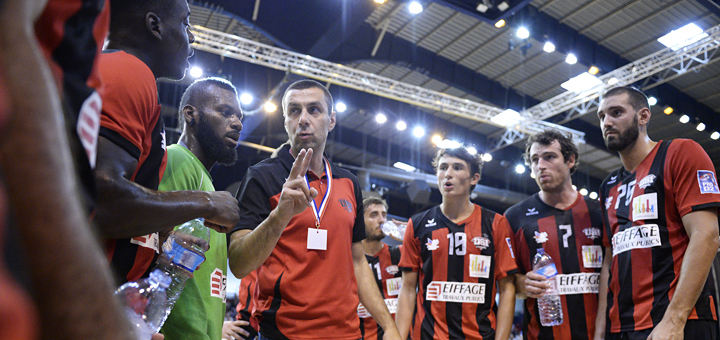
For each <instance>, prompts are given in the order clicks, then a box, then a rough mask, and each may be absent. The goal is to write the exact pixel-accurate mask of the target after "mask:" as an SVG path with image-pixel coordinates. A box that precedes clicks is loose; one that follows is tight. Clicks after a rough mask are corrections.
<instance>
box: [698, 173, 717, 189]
mask: <svg viewBox="0 0 720 340" xmlns="http://www.w3.org/2000/svg"><path fill="white" fill-rule="evenodd" d="M697 176H698V184H700V193H701V194H720V189H718V182H717V180H716V179H715V173H713V172H712V171H709V170H698V172H697Z"/></svg>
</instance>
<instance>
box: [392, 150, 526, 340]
mask: <svg viewBox="0 0 720 340" xmlns="http://www.w3.org/2000/svg"><path fill="white" fill-rule="evenodd" d="M433 166H434V167H435V169H436V175H437V181H438V187H439V188H440V193H441V194H442V204H440V205H439V206H436V207H434V208H431V209H430V210H427V211H424V212H421V213H419V214H416V215H414V216H413V217H412V218H410V222H408V226H407V229H406V231H405V240H404V241H403V249H402V258H401V259H400V269H401V270H402V271H403V283H402V288H401V289H400V296H399V298H398V313H397V316H396V322H397V324H398V329H399V330H400V336H401V337H402V338H403V339H406V338H407V336H408V332H410V328H411V323H412V315H413V311H414V310H415V307H416V298H417V313H416V314H415V320H414V324H412V332H411V337H412V339H414V340H418V339H499V340H507V339H508V336H509V334H510V327H511V325H512V320H513V310H514V307H515V275H514V274H515V273H516V272H517V265H516V264H515V255H514V254H513V251H512V243H513V237H512V231H511V230H510V226H509V225H508V222H507V220H506V219H505V217H503V216H502V215H500V214H498V213H495V212H493V211H490V210H488V209H485V208H483V207H481V206H479V205H476V204H473V203H472V202H471V201H470V192H471V191H472V190H473V188H475V185H476V184H477V183H478V181H479V180H480V173H481V169H482V160H481V159H480V157H479V155H477V154H476V155H472V154H470V153H469V152H468V151H467V149H465V148H463V147H460V148H454V149H441V150H439V151H438V153H437V156H436V157H435V160H434V161H433ZM416 289H417V291H416ZM496 292H498V293H500V300H499V301H500V302H499V304H498V305H497V306H496V305H495V293H496Z"/></svg>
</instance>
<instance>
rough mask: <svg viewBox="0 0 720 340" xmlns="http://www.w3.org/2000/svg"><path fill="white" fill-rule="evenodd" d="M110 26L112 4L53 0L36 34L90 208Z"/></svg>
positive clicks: (92, 197) (42, 17)
mask: <svg viewBox="0 0 720 340" xmlns="http://www.w3.org/2000/svg"><path fill="white" fill-rule="evenodd" d="M109 25H110V4H109V3H108V1H106V0H49V1H48V3H47V5H46V6H45V9H44V11H43V13H42V14H41V15H40V17H39V18H38V20H37V21H36V22H35V35H36V37H37V39H38V43H39V44H40V47H41V48H42V51H43V54H44V55H45V58H46V59H47V60H48V64H49V65H50V69H51V70H52V72H53V75H54V76H55V81H56V82H57V85H58V89H59V91H60V93H61V94H62V99H63V113H64V116H65V123H66V124H65V125H66V127H67V132H68V140H69V143H70V151H71V152H72V156H73V161H74V163H75V169H76V171H77V172H78V178H79V180H80V183H81V184H82V189H83V190H82V193H83V199H84V204H85V206H86V207H87V208H88V209H91V208H92V206H93V205H94V201H95V182H94V177H93V175H92V168H93V167H94V166H95V158H96V154H97V139H98V134H99V131H100V110H101V106H102V100H101V98H100V95H99V94H98V90H99V89H100V87H101V85H102V84H101V80H100V75H99V72H98V68H97V57H98V56H99V55H100V54H101V51H102V47H103V43H104V41H105V36H106V35H107V33H108V29H109Z"/></svg>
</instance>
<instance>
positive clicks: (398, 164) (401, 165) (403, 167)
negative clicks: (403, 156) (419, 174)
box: [393, 162, 415, 172]
mask: <svg viewBox="0 0 720 340" xmlns="http://www.w3.org/2000/svg"><path fill="white" fill-rule="evenodd" d="M393 166H394V167H396V168H398V169H401V170H405V171H407V172H413V171H415V167H414V166H412V165H410V164H405V163H403V162H395V164H393Z"/></svg>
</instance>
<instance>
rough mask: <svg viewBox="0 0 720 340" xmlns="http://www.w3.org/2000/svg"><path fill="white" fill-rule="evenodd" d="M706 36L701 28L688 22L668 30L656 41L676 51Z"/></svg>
mask: <svg viewBox="0 0 720 340" xmlns="http://www.w3.org/2000/svg"><path fill="white" fill-rule="evenodd" d="M707 36H708V34H707V33H705V32H703V30H702V28H700V27H698V25H695V24H693V23H690V24H687V25H685V26H683V27H680V28H678V29H676V30H673V31H670V33H668V34H665V35H663V36H662V37H660V38H658V41H659V42H660V43H661V44H663V45H665V46H666V47H670V49H672V50H673V51H677V50H679V49H681V48H683V47H685V46H687V45H690V44H692V43H694V42H696V41H698V40H700V39H702V38H705V37H707Z"/></svg>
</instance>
